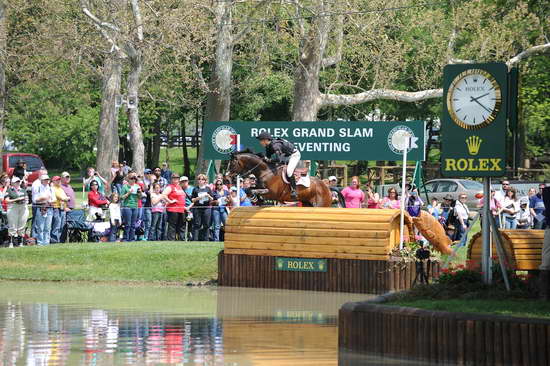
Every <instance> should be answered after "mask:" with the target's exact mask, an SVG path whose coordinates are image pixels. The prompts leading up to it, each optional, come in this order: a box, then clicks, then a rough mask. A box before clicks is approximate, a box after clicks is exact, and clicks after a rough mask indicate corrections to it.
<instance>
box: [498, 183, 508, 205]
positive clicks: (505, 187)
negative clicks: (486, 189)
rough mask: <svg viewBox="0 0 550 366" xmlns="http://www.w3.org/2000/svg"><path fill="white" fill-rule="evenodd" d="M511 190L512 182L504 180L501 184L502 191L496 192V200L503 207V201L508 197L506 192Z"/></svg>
mask: <svg viewBox="0 0 550 366" xmlns="http://www.w3.org/2000/svg"><path fill="white" fill-rule="evenodd" d="M510 188H511V186H510V182H509V181H507V180H503V181H502V182H501V189H500V190H498V191H496V192H495V199H496V200H497V201H498V202H499V203H500V205H501V206H502V201H504V197H506V192H507V191H509V190H510Z"/></svg>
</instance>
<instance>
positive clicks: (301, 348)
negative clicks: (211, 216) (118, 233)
mask: <svg viewBox="0 0 550 366" xmlns="http://www.w3.org/2000/svg"><path fill="white" fill-rule="evenodd" d="M369 297H371V296H369V295H357V294H341V293H328V292H309V291H308V292H305V291H286V290H266V289H243V288H224V287H219V288H215V287H212V288H204V287H203V288H182V287H162V286H146V285H106V284H91V283H42V282H0V365H115V364H116V365H145V364H148V365H158V364H180V365H181V364H183V365H216V366H217V365H235V366H236V365H283V366H284V365H312V366H313V365H336V364H337V343H338V339H337V336H338V330H337V318H336V316H337V313H338V309H339V308H340V306H341V305H342V304H343V303H345V302H349V301H360V300H365V299H368V298H369Z"/></svg>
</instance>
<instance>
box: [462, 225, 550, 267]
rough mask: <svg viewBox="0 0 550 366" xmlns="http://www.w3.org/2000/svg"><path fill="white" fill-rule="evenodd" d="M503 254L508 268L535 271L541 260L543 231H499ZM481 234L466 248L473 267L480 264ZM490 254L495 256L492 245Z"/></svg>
mask: <svg viewBox="0 0 550 366" xmlns="http://www.w3.org/2000/svg"><path fill="white" fill-rule="evenodd" d="M499 231H500V233H501V235H502V239H503V241H504V242H503V246H504V252H505V253H506V258H507V261H508V265H509V266H510V268H513V269H515V270H518V271H532V270H537V269H538V268H539V266H540V263H541V260H542V243H543V241H544V230H531V229H528V230H499ZM482 245H483V244H482V238H481V233H477V234H476V235H474V236H473V237H472V240H471V241H470V247H469V248H468V260H470V261H471V263H472V264H473V265H478V264H479V263H481V250H482ZM492 252H493V253H494V255H496V247H495V244H494V243H493V244H492Z"/></svg>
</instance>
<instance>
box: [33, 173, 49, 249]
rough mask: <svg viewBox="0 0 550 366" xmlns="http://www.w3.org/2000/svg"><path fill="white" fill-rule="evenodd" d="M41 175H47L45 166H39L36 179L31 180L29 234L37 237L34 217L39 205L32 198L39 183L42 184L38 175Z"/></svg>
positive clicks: (36, 214)
mask: <svg viewBox="0 0 550 366" xmlns="http://www.w3.org/2000/svg"><path fill="white" fill-rule="evenodd" d="M43 175H48V171H47V170H46V168H44V167H41V168H40V169H39V170H38V179H35V181H34V182H32V185H31V203H32V207H31V210H32V223H31V236H32V237H33V238H38V231H37V228H38V226H37V225H36V223H35V221H36V220H35V219H36V217H37V216H38V207H39V205H37V204H35V202H34V198H35V197H34V193H35V192H36V191H37V190H39V188H40V185H41V184H42V181H41V180H40V177H42V176H43Z"/></svg>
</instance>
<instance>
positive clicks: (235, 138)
mask: <svg viewBox="0 0 550 366" xmlns="http://www.w3.org/2000/svg"><path fill="white" fill-rule="evenodd" d="M264 131H267V132H269V133H270V134H271V135H272V136H273V137H274V138H275V137H280V138H284V139H286V140H288V141H290V142H292V143H293V144H294V146H295V147H296V148H297V149H298V150H299V151H300V152H301V154H302V159H303V160H390V161H393V160H401V159H402V157H403V149H404V148H405V146H407V143H408V140H407V139H408V138H409V137H410V138H411V141H412V145H411V147H410V148H409V150H408V152H407V156H408V159H409V160H416V161H424V160H425V158H426V148H425V147H426V124H425V122H424V121H406V122H395V121H392V122H370V121H357V122H347V121H346V122H344V121H334V122H263V121H262V122H205V123H204V130H203V134H202V141H203V143H204V144H205V158H206V159H211V160H227V159H229V157H230V154H231V153H233V152H235V151H239V150H243V149H245V148H249V149H251V150H253V151H254V152H262V151H265V149H264V148H263V147H262V146H261V145H260V143H259V142H258V140H257V139H256V137H257V136H258V135H259V134H260V133H261V132H264Z"/></svg>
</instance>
